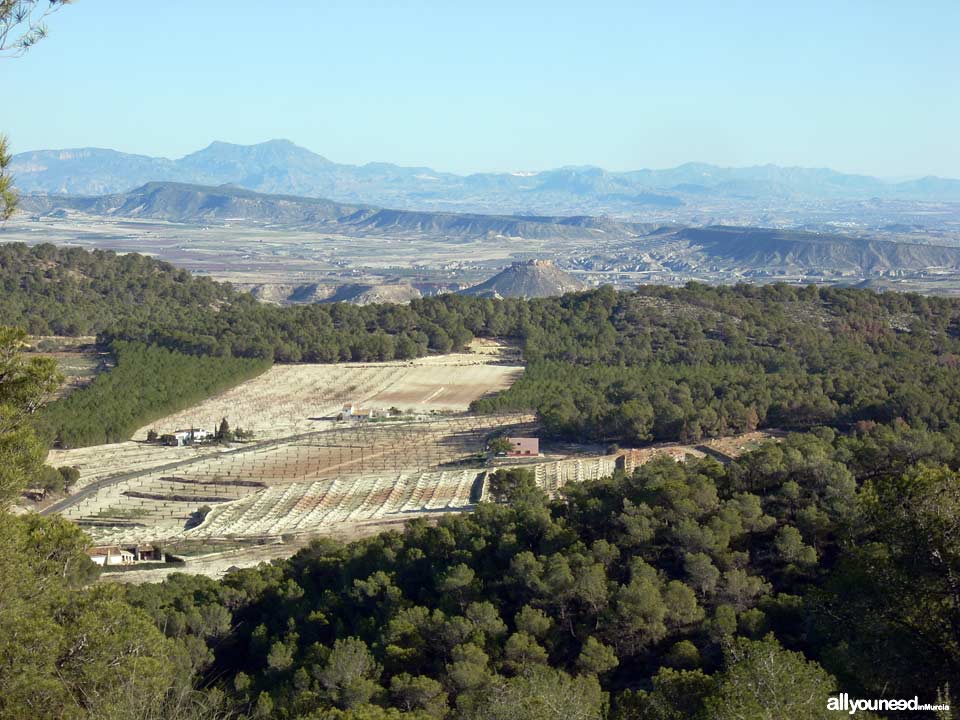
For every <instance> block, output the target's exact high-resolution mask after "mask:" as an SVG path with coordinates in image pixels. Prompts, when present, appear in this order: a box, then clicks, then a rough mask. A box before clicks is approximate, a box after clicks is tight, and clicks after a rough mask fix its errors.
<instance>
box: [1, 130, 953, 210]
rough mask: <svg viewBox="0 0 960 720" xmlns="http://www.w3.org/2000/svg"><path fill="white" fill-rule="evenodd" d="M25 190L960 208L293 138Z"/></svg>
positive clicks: (911, 192)
mask: <svg viewBox="0 0 960 720" xmlns="http://www.w3.org/2000/svg"><path fill="white" fill-rule="evenodd" d="M11 169H12V172H13V174H14V175H15V177H16V179H17V183H18V187H19V188H20V190H21V191H22V192H27V193H30V192H41V193H56V194H73V195H77V194H79V195H100V194H108V193H119V192H127V191H129V190H130V189H132V188H135V187H139V186H141V185H143V184H145V183H147V182H149V181H154V180H175V181H179V182H188V183H196V184H207V185H220V184H224V183H230V184H235V185H238V186H241V187H244V188H246V189H250V190H256V191H259V192H267V193H278V194H295V195H301V196H308V197H327V198H331V199H334V200H337V201H341V202H353V203H374V204H386V205H392V206H402V207H418V206H423V205H424V203H451V204H457V203H464V202H467V201H469V200H470V199H471V198H473V199H476V198H477V197H478V196H479V197H482V198H483V199H484V201H485V202H489V203H492V204H494V205H497V206H498V207H503V208H509V207H511V206H518V207H523V206H528V205H531V204H536V203H537V202H542V201H545V200H550V201H553V202H558V203H559V202H560V201H562V200H564V199H566V200H569V201H570V202H574V201H576V200H578V199H579V200H580V201H584V200H585V199H591V200H594V201H602V200H605V199H606V200H615V201H617V202H619V203H621V204H626V205H637V206H644V205H648V206H654V207H665V208H670V207H679V206H681V205H683V204H684V203H685V202H688V201H689V200H691V199H697V198H702V197H703V196H704V195H708V196H716V197H751V198H765V197H769V198H778V199H834V200H838V199H847V200H849V199H864V198H870V197H886V198H902V199H914V200H928V201H960V180H953V179H947V178H935V177H927V178H921V179H919V180H911V181H907V182H900V183H889V182H885V181H883V180H879V179H877V178H873V177H869V176H865V175H855V174H846V173H840V172H836V171H833V170H829V169H825V168H797V167H779V166H776V165H763V166H754V167H743V168H726V167H719V166H715V165H709V164H706V163H686V164H684V165H680V166H678V167H676V168H670V169H665V170H634V171H627V172H611V171H607V170H604V169H602V168H597V167H591V166H571V167H561V168H557V169H553V170H546V171H542V172H536V173H477V174H473V175H466V176H462V175H456V174H453V173H445V172H438V171H436V170H432V169H430V168H425V167H401V166H398V165H393V164H390V163H380V162H378V163H369V164H366V165H360V166H357V165H347V164H338V163H335V162H332V161H330V160H328V159H327V158H325V157H323V156H321V155H318V154H316V153H313V152H311V151H309V150H307V149H305V148H302V147H299V146H297V145H295V144H293V143H292V142H290V141H288V140H271V141H268V142H264V143H260V144H257V145H234V144H231V143H224V142H219V141H218V142H214V143H211V145H209V146H208V147H206V148H204V149H203V150H199V151H197V152H194V153H191V154H189V155H187V156H185V157H183V158H180V159H177V160H170V159H167V158H152V157H148V156H144V155H131V154H126V153H121V152H118V151H115V150H103V149H96V148H81V149H75V150H39V151H32V152H25V153H20V154H18V155H15V156H14V158H13V163H12V168H11Z"/></svg>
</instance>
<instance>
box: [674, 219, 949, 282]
mask: <svg viewBox="0 0 960 720" xmlns="http://www.w3.org/2000/svg"><path fill="white" fill-rule="evenodd" d="M677 238H678V239H680V240H683V241H685V242H686V243H687V244H688V248H689V250H690V251H691V252H692V253H693V255H694V256H698V257H700V258H702V260H703V261H704V262H707V263H710V264H723V265H726V266H728V267H736V268H740V269H768V270H769V269H782V270H798V269H800V270H814V269H819V270H829V271H841V272H843V271H846V272H853V273H865V274H873V273H884V272H888V271H891V270H895V271H896V270H902V271H916V270H925V269H928V268H948V269H952V270H955V269H958V268H960V248H955V247H942V246H936V245H919V244H909V243H898V242H891V241H888V240H876V239H866V238H854V237H848V236H845V235H826V234H820V233H810V232H797V231H786V230H770V229H766V228H743V227H706V228H686V229H683V230H681V231H679V232H678V233H677Z"/></svg>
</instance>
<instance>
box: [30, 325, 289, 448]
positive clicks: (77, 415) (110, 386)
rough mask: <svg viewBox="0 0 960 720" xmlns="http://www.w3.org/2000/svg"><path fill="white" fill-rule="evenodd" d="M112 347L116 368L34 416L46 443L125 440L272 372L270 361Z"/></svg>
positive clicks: (79, 444) (131, 345)
mask: <svg viewBox="0 0 960 720" xmlns="http://www.w3.org/2000/svg"><path fill="white" fill-rule="evenodd" d="M111 348H112V352H113V355H114V359H115V362H116V366H115V367H114V368H112V369H111V370H110V371H108V372H105V373H103V374H101V375H98V376H97V377H96V378H94V380H93V382H92V383H90V384H89V385H87V386H86V387H84V388H82V389H80V390H77V391H75V392H73V393H71V394H69V395H67V396H66V397H65V398H63V399H61V400H58V401H56V402H54V403H51V404H50V405H47V406H46V407H45V408H43V410H41V411H40V412H39V413H38V414H37V415H36V417H35V424H36V427H37V429H38V431H39V434H40V436H41V437H42V438H44V439H45V440H46V442H47V443H48V444H56V445H57V446H59V447H63V448H75V447H84V446H88V445H103V444H105V443H112V442H121V441H123V440H129V439H130V437H131V436H132V435H133V433H134V432H135V431H136V430H137V429H138V428H141V427H143V426H145V425H147V424H149V423H150V422H152V421H154V420H157V419H159V418H161V417H164V416H166V415H169V414H170V413H175V412H178V411H180V410H184V409H186V408H188V407H190V406H192V405H195V404H196V403H198V402H200V401H202V400H204V399H206V398H208V397H210V396H212V395H216V394H217V393H219V392H222V391H224V390H226V389H228V388H230V387H233V386H234V385H236V384H238V383H240V382H243V381H244V380H248V379H250V378H252V377H255V376H257V375H259V374H260V373H262V372H264V371H266V370H267V369H268V368H269V367H270V362H269V361H268V360H260V359H256V358H253V359H249V358H232V357H226V358H217V357H202V356H196V355H185V354H183V353H179V352H175V351H172V350H167V349H166V348H162V347H157V346H147V345H142V344H139V343H127V342H123V341H117V342H114V343H113V344H112V346H111Z"/></svg>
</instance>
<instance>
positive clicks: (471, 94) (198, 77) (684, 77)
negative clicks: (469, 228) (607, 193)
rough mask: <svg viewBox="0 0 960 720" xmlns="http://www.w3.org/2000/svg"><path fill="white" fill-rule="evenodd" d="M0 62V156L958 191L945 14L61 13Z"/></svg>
mask: <svg viewBox="0 0 960 720" xmlns="http://www.w3.org/2000/svg"><path fill="white" fill-rule="evenodd" d="M47 24H48V27H49V30H50V35H49V37H48V38H47V39H45V40H43V41H42V42H41V43H39V44H38V45H37V46H36V47H35V48H33V49H32V50H31V51H30V52H29V53H28V54H27V55H25V56H23V57H21V58H15V59H10V58H5V59H0V88H2V91H0V131H2V132H4V133H6V134H7V135H8V136H9V137H10V141H11V145H12V148H13V150H14V152H19V151H24V150H36V149H43V148H66V147H108V148H114V149H117V150H122V151H125V152H134V153H141V154H146V155H159V156H165V157H171V158H174V157H180V156H182V155H185V154H187V153H190V152H193V151H195V150H198V149H200V148H202V147H205V146H206V145H208V144H209V143H210V142H212V141H213V140H223V141H227V142H235V143H242V144H252V143H256V142H262V141H264V140H268V139H272V138H285V139H289V140H292V141H294V142H296V143H297V144H299V145H302V146H304V147H307V148H309V149H310V150H313V151H314V152H317V153H320V154H321V155H324V156H326V157H328V158H329V159H331V160H334V161H336V162H341V163H353V164H363V163H366V162H375V161H382V162H393V163H397V164H400V165H417V166H419V165H423V166H428V167H432V168H434V169H437V170H442V171H450V172H458V173H468V172H480V171H521V170H543V169H548V168H553V167H559V166H562V165H598V166H601V167H605V168H607V169H609V170H629V169H638V168H665V167H673V166H676V165H679V164H681V163H684V162H693V161H696V162H710V163H715V164H718V165H726V166H744V165H755V164H765V163H774V164H778V165H798V166H804V167H831V168H834V169H836V170H840V171H844V172H859V173H865V174H870V175H876V176H880V177H884V178H898V179H899V178H907V177H917V176H923V175H940V176H945V177H960V141H958V130H960V80H958V78H960V42H957V39H956V37H957V36H956V32H957V28H958V27H960V2H957V1H956V0H943V1H933V0H930V1H927V2H924V1H923V0H916V1H912V2H906V0H895V1H892V0H865V1H856V0H849V1H844V0H831V1H830V2H819V1H817V0H812V1H810V2H780V0H774V1H773V2H771V1H770V0H766V1H765V2H733V1H727V2H716V1H715V0H712V1H709V2H683V0H673V1H671V2H654V1H649V2H648V1H644V0H633V1H632V2H630V1H627V2H612V1H608V0H591V1H588V0H582V1H581V2H564V1H563V0H553V1H552V2H532V1H531V2H524V0H514V1H513V2H499V1H498V0H486V1H485V2H471V1H468V0H444V1H427V0H424V1H422V2H408V1H405V0H392V1H389V0H384V1H383V2H369V1H366V0H350V1H349V2H339V1H333V0H311V1H298V0H286V1H285V2H277V3H263V2H247V1H245V0H232V1H231V2H226V1H225V0H202V1H198V0H163V2H143V0H140V1H137V2H133V1H131V0H76V2H75V3H74V4H73V5H70V6H68V7H66V8H65V9H63V10H61V11H60V12H58V13H56V14H55V15H53V16H51V17H50V18H49V19H48V22H47Z"/></svg>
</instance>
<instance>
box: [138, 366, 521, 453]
mask: <svg viewBox="0 0 960 720" xmlns="http://www.w3.org/2000/svg"><path fill="white" fill-rule="evenodd" d="M521 372H523V368H522V367H521V366H518V365H505V364H500V359H499V356H498V355H497V354H492V353H489V352H483V353H460V354H452V355H441V356H430V357H425V358H419V359H417V360H412V361H395V362H383V363H341V364H336V365H277V366H274V367H273V368H271V369H270V370H268V371H267V372H266V373H264V374H263V375H261V376H259V377H257V378H254V379H253V380H249V381H247V382H245V383H243V384H241V385H238V386H237V387H235V388H232V389H231V390H228V391H227V392H225V393H222V394H221V395H218V396H217V397H214V398H210V399H209V400H207V401H205V402H203V403H201V404H200V405H197V406H195V407H193V408H190V409H189V410H185V411H183V412H180V413H177V414H175V415H170V416H168V417H166V418H163V419H162V420H159V421H157V422H154V423H151V424H150V425H149V426H144V427H142V428H140V429H139V430H137V432H136V433H134V439H135V440H142V439H145V438H146V436H147V431H149V430H151V429H155V430H157V432H159V433H161V434H162V433H165V432H171V431H173V430H177V429H180V428H187V427H204V428H208V429H214V428H216V427H217V425H218V424H219V423H220V420H221V418H224V417H226V418H227V419H228V421H229V423H230V426H231V427H233V428H243V429H244V430H252V431H253V432H254V434H255V437H256V438H257V439H268V438H278V437H285V436H288V435H293V434H297V433H303V432H310V431H314V430H319V429H322V428H323V427H324V426H325V425H324V422H325V421H329V420H331V419H333V418H335V417H336V415H337V413H338V412H339V411H340V409H341V407H342V406H343V405H344V404H345V403H354V404H356V405H358V406H360V407H363V408H372V409H374V410H387V409H388V408H390V407H394V406H395V407H398V408H400V409H401V410H404V411H409V412H413V413H430V412H464V411H466V410H467V408H468V407H469V405H470V403H471V402H472V401H473V400H476V399H477V398H479V397H482V396H483V395H486V394H488V393H493V392H498V391H500V390H503V389H505V388H507V387H509V386H510V385H511V384H512V383H513V382H514V381H515V380H516V379H517V377H519V376H520V373H521ZM327 426H329V424H327Z"/></svg>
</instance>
